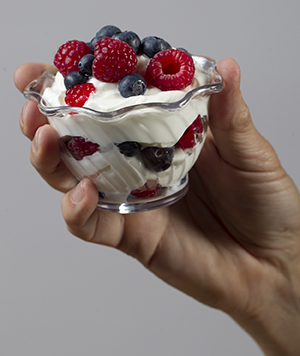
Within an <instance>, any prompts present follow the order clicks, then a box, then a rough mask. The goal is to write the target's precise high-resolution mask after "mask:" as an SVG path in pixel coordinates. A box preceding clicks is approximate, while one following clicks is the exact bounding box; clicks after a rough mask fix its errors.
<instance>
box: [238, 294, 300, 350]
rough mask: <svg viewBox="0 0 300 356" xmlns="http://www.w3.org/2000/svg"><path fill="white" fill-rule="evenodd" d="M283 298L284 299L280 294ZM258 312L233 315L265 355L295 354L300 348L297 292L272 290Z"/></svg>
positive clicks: (299, 300) (299, 301) (299, 306)
mask: <svg viewBox="0 0 300 356" xmlns="http://www.w3.org/2000/svg"><path fill="white" fill-rule="evenodd" d="M282 294H284V295H285V298H283V295H282ZM266 299H267V305H264V306H262V307H261V308H260V311H259V312H257V313H253V314H252V315H248V316H247V317H246V318H242V319H241V317H240V316H238V317H234V316H233V318H234V319H235V320H236V321H237V322H238V323H239V324H240V326H241V327H242V328H243V329H244V330H245V331H246V332H248V333H249V334H250V335H251V336H252V338H253V339H254V340H255V341H256V343H257V344H258V345H259V346H260V348H261V349H262V351H263V352H264V354H265V355H266V356H283V355H284V356H295V355H297V354H298V353H299V350H300V338H299V335H300V295H298V293H294V291H293V292H287V290H285V291H284V292H282V293H280V292H278V290H277V292H276V293H271V295H270V297H269V298H268V297H267V298H266Z"/></svg>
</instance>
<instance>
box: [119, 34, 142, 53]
mask: <svg viewBox="0 0 300 356" xmlns="http://www.w3.org/2000/svg"><path fill="white" fill-rule="evenodd" d="M114 38H115V39H117V40H120V41H123V42H126V43H127V44H129V46H130V47H132V48H133V49H134V50H135V53H138V52H139V50H140V45H141V40H140V38H139V36H138V35H137V34H136V33H135V32H132V31H124V32H120V33H118V34H116V35H115V36H114Z"/></svg>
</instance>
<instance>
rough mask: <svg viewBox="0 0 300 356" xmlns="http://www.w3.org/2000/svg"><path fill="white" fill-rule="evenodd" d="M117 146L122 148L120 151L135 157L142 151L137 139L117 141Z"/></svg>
mask: <svg viewBox="0 0 300 356" xmlns="http://www.w3.org/2000/svg"><path fill="white" fill-rule="evenodd" d="M116 146H117V147H118V149H119V150H120V152H121V153H122V154H123V155H125V156H127V157H133V156H136V155H138V154H139V153H140V150H141V145H140V144H139V143H138V142H135V141H125V142H122V143H117V144H116Z"/></svg>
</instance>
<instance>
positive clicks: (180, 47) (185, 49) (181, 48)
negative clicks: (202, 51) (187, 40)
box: [177, 47, 192, 57]
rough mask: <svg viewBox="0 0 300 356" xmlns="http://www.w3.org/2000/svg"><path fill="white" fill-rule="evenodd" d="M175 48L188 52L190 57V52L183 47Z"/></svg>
mask: <svg viewBox="0 0 300 356" xmlns="http://www.w3.org/2000/svg"><path fill="white" fill-rule="evenodd" d="M177 49H179V50H180V51H183V52H185V53H186V54H188V55H189V56H190V57H192V54H191V53H190V52H189V51H188V50H186V49H185V48H182V47H178V48H177Z"/></svg>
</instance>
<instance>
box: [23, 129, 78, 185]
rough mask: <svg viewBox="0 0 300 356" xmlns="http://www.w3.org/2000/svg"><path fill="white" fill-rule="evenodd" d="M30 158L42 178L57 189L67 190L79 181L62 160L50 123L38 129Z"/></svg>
mask: <svg viewBox="0 0 300 356" xmlns="http://www.w3.org/2000/svg"><path fill="white" fill-rule="evenodd" d="M30 160H31V163H32V165H33V166H34V167H35V169H36V170H37V171H38V172H39V174H40V175H41V176H42V178H44V179H45V181H46V182H47V183H48V184H49V185H51V186H52V187H53V188H55V189H57V190H60V191H62V192H67V191H69V190H70V189H72V188H73V187H74V186H75V185H76V184H77V182H78V181H77V179H76V178H75V177H74V176H73V175H72V174H71V173H70V171H69V170H68V168H67V167H66V166H65V165H64V163H63V162H62V161H61V152H60V147H59V143H58V139H57V135H56V133H55V131H54V129H53V128H52V127H51V126H50V125H48V124H47V125H43V126H41V127H39V128H38V129H37V131H36V134H35V136H34V139H33V142H32V146H31V152H30Z"/></svg>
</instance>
